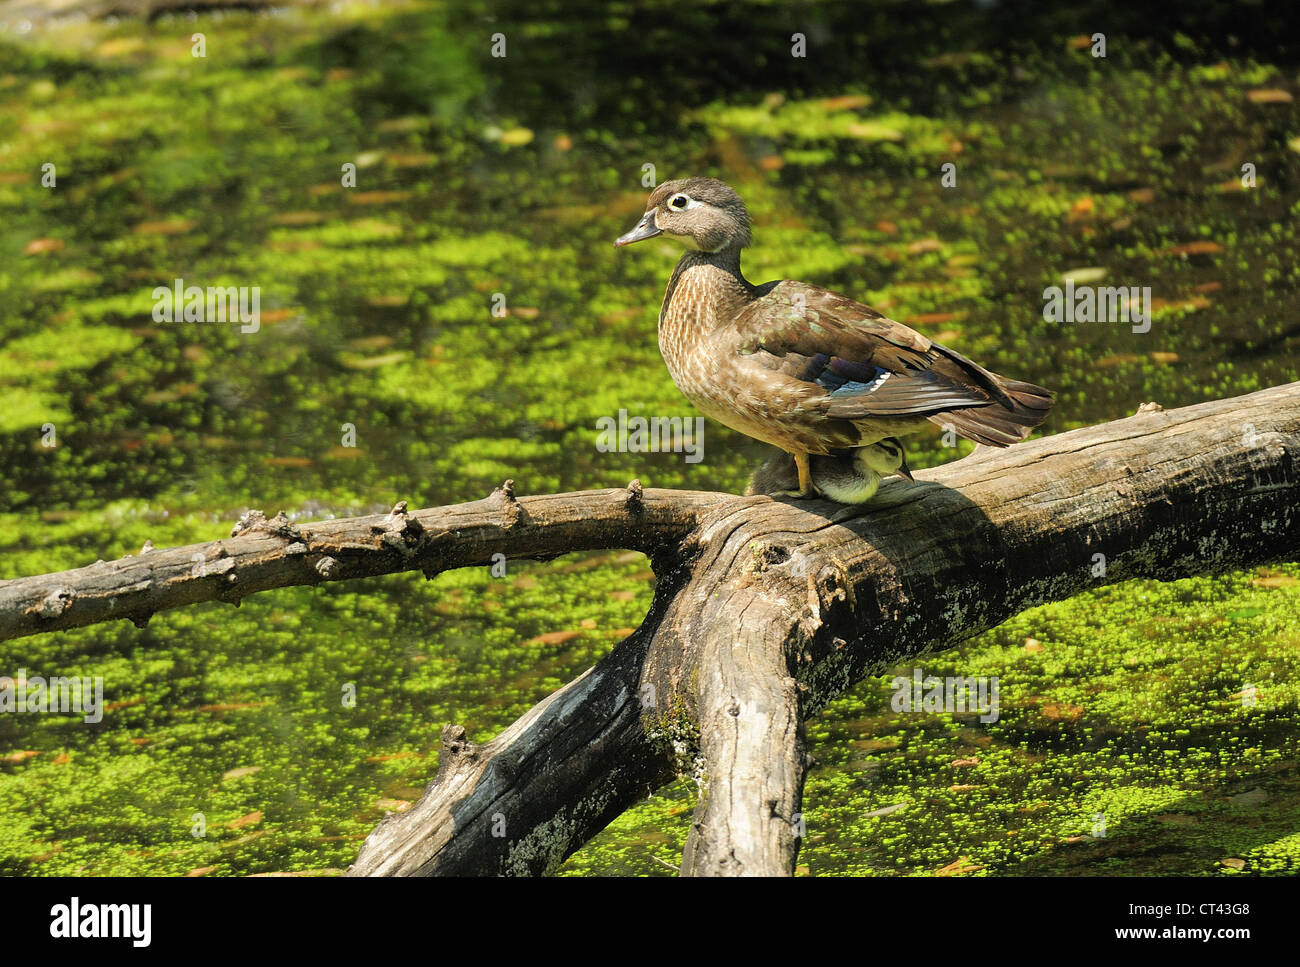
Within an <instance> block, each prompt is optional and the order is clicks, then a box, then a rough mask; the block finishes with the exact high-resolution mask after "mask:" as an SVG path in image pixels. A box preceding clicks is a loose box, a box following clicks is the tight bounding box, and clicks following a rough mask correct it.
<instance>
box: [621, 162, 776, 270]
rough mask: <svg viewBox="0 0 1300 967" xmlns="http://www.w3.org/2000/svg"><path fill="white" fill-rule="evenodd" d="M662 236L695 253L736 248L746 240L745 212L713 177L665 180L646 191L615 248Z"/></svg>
mask: <svg viewBox="0 0 1300 967" xmlns="http://www.w3.org/2000/svg"><path fill="white" fill-rule="evenodd" d="M656 235H666V236H667V237H669V238H672V239H675V240H676V241H678V242H681V243H682V244H683V245H685V246H686V247H687V248H689V249H693V250H695V251H697V252H721V251H724V250H732V249H734V250H735V251H737V252H738V251H740V250H741V249H742V248H744V247H745V246H746V245H748V244H749V242H750V235H749V212H747V211H746V210H745V203H744V202H743V201H741V200H740V196H739V195H737V194H736V193H735V192H734V191H732V190H731V188H729V187H728V186H727V185H724V184H723V183H722V182H720V181H718V179H716V178H681V179H679V180H677V181H665V182H664V183H663V184H662V185H660V186H659V187H658V188H656V189H655V190H654V191H653V192H651V193H650V198H649V200H648V201H647V202H646V206H645V214H644V215H642V216H641V220H640V221H639V222H637V223H636V227H635V228H634V229H632V231H630V232H628V233H627V234H626V235H620V236H619V237H618V239H617V240H616V241H615V242H614V247H615V248H620V247H621V246H624V245H631V244H632V243H633V242H640V241H644V240H645V239H647V238H654V237H655V236H656Z"/></svg>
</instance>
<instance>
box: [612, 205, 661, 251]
mask: <svg viewBox="0 0 1300 967" xmlns="http://www.w3.org/2000/svg"><path fill="white" fill-rule="evenodd" d="M662 234H663V229H661V228H660V227H659V226H658V225H656V224H655V213H654V209H651V210H650V211H648V212H646V213H645V214H644V215H642V216H641V221H639V222H637V223H636V228H634V229H632V231H630V232H628V233H627V234H626V235H620V236H619V237H618V238H616V239H614V248H622V247H623V246H624V245H631V244H632V243H633V242H644V241H645V240H646V239H647V238H654V237H655V236H656V235H662Z"/></svg>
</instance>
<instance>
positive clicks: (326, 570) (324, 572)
mask: <svg viewBox="0 0 1300 967" xmlns="http://www.w3.org/2000/svg"><path fill="white" fill-rule="evenodd" d="M338 567H339V562H338V561H336V560H334V558H332V557H328V556H326V557H322V558H321V559H320V560H319V561H317V562H316V573H317V574H319V575H320V576H321V577H323V578H331V577H333V576H334V572H335V571H337V570H338Z"/></svg>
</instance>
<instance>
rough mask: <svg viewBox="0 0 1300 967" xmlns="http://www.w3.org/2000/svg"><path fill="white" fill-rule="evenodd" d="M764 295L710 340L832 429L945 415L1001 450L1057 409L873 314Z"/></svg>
mask: <svg viewBox="0 0 1300 967" xmlns="http://www.w3.org/2000/svg"><path fill="white" fill-rule="evenodd" d="M764 289H765V290H766V291H765V292H764V294H763V295H761V296H760V297H759V298H758V299H755V300H754V301H753V302H751V303H750V304H749V305H747V306H746V307H745V308H744V309H743V310H742V311H741V312H740V313H738V314H737V315H736V316H735V318H734V319H733V320H732V322H731V323H730V324H729V325H727V326H724V327H722V329H721V330H719V331H718V332H717V333H715V334H714V338H715V339H720V340H722V341H723V342H725V343H726V344H727V345H728V346H729V347H730V348H731V350H732V351H734V352H736V353H738V354H739V355H740V356H741V357H743V359H742V360H741V364H742V365H743V366H745V367H750V368H753V370H754V371H755V377H756V378H758V379H759V380H760V382H763V383H767V384H768V385H771V383H772V382H773V381H774V380H775V381H776V382H778V383H780V384H782V388H783V389H785V390H786V391H787V393H789V395H791V396H792V397H793V398H795V399H798V400H799V405H800V406H801V407H816V408H818V409H821V410H822V411H823V412H824V413H825V415H826V417H827V418H829V419H836V420H850V421H858V420H870V419H872V418H881V417H894V418H897V417H917V418H922V419H926V418H928V419H931V420H933V421H934V422H940V421H939V420H938V419H936V417H938V416H939V415H943V416H945V417H946V418H947V419H945V420H944V421H943V422H950V423H952V424H953V425H954V426H955V428H956V429H957V432H959V433H961V434H962V435H963V436H967V437H969V438H970V439H973V440H977V441H978V442H981V443H989V444H991V445H995V446H1005V445H1006V444H1007V443H1014V442H1015V441H1017V440H1020V439H1023V438H1024V436H1025V435H1026V434H1027V433H1028V432H1029V429H1030V428H1032V427H1034V426H1037V425H1038V424H1040V423H1041V422H1042V421H1043V419H1044V418H1045V417H1046V415H1047V410H1048V409H1050V407H1051V402H1052V398H1051V394H1050V393H1049V392H1048V391H1047V390H1044V389H1042V387H1038V386H1034V385H1033V384H1031V383H1019V382H1014V381H1010V380H1004V379H1002V377H1000V376H998V375H997V374H996V373H991V372H989V371H988V370H986V369H984V368H983V367H982V366H979V365H978V364H976V363H974V362H972V361H971V360H969V359H967V358H966V357H965V356H963V355H961V354H960V353H957V352H955V351H953V350H951V349H948V348H947V347H945V346H941V345H939V344H938V343H934V342H931V341H930V340H929V339H927V338H926V337H925V336H923V335H921V334H920V333H919V332H916V331H915V330H914V329H909V328H908V327H907V326H904V325H903V324H902V323H899V322H895V321H894V320H893V319H890V318H888V317H887V316H885V315H883V314H881V313H879V312H877V311H876V310H875V309H872V308H871V307H870V306H866V305H863V304H862V303H860V302H854V301H853V300H852V299H848V298H846V297H844V296H842V295H838V294H837V293H834V292H830V291H827V290H826V289H822V288H819V287H818V286H814V285H808V284H806V283H803V282H790V281H786V282H780V283H778V284H777V285H775V286H770V287H768V286H765V287H764ZM984 410H987V412H980V413H978V415H977V414H976V412H975V411H984Z"/></svg>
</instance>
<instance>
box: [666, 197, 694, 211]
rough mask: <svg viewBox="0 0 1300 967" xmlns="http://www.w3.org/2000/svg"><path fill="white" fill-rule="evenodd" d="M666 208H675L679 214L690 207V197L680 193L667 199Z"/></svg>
mask: <svg viewBox="0 0 1300 967" xmlns="http://www.w3.org/2000/svg"><path fill="white" fill-rule="evenodd" d="M668 207H669V208H675V209H677V210H678V211H679V212H680V211H683V210H685V209H687V208H690V207H691V196H690V195H683V194H681V193H680V192H679V193H678V194H676V195H673V197H671V198H669V199H668Z"/></svg>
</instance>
